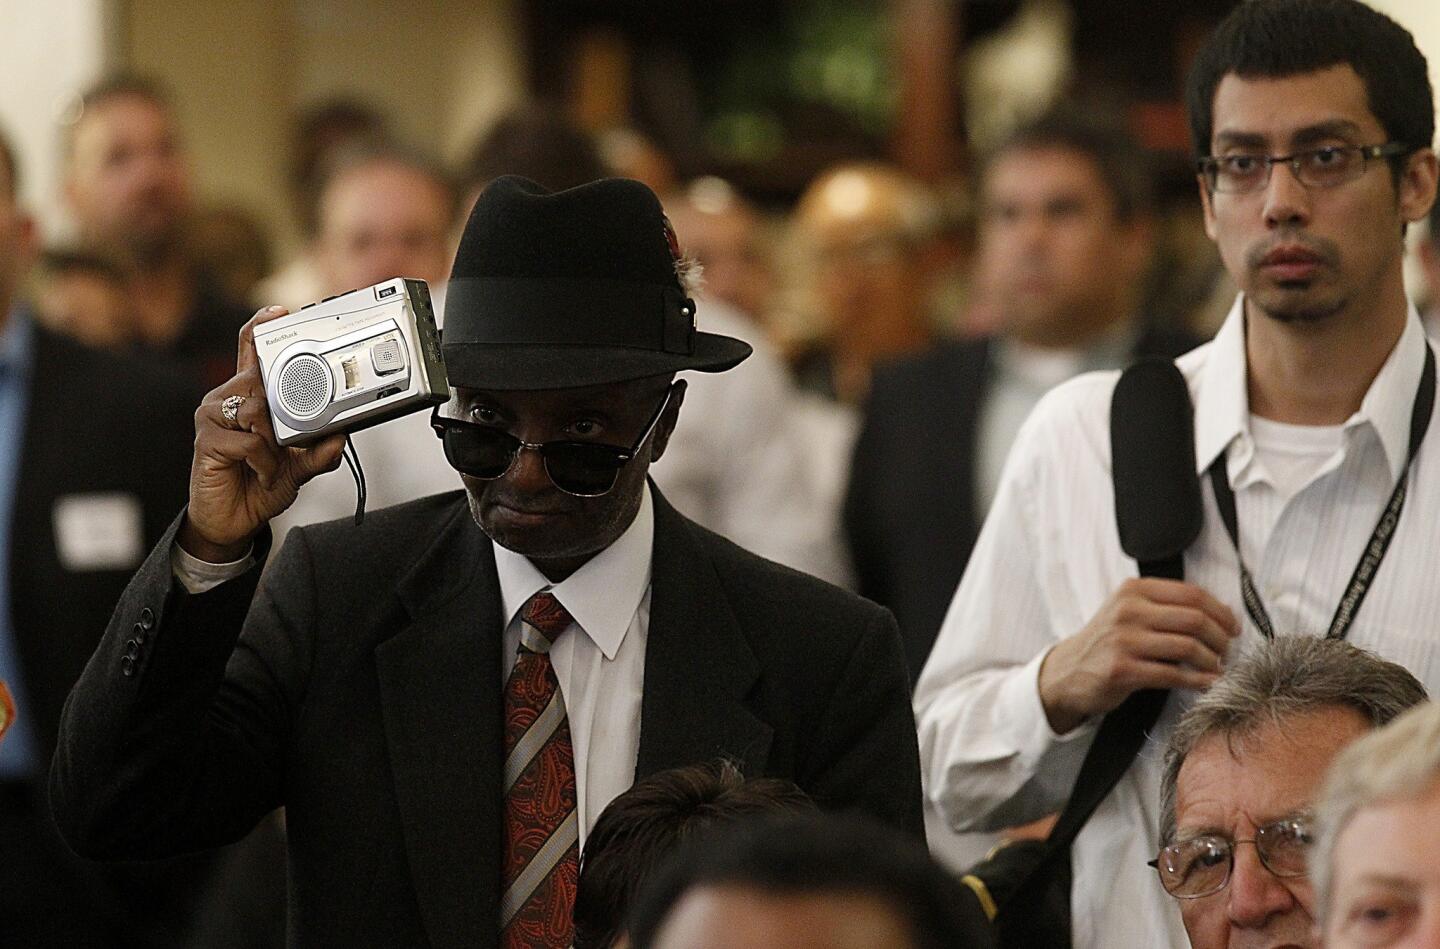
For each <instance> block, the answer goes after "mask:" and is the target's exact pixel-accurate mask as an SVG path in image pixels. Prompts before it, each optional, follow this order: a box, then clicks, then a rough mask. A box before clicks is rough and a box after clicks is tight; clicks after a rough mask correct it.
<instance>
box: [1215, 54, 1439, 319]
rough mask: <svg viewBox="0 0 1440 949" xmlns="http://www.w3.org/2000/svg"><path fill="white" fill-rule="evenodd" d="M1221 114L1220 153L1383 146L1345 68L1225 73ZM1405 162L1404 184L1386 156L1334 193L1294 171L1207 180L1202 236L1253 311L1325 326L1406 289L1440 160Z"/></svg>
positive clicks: (1360, 89)
mask: <svg viewBox="0 0 1440 949" xmlns="http://www.w3.org/2000/svg"><path fill="white" fill-rule="evenodd" d="M1212 113H1213V118H1214V133H1213V137H1212V139H1211V141H1210V143H1209V145H1210V153H1211V154H1212V155H1215V156H1223V155H1237V154H1244V155H1288V154H1292V153H1294V152H1296V151H1301V150H1306V149H1313V148H1323V147H1325V146H1341V147H1344V146H1364V145H1381V144H1384V143H1385V142H1386V134H1385V130H1384V129H1383V128H1382V127H1381V125H1380V122H1379V120H1378V119H1376V118H1375V116H1374V115H1373V114H1372V113H1371V111H1370V107H1369V104H1368V100H1367V96H1366V92H1365V85H1364V83H1363V82H1362V81H1361V79H1360V77H1359V76H1357V75H1356V74H1355V71H1354V69H1352V68H1351V67H1350V66H1348V65H1340V66H1332V67H1329V68H1327V69H1321V70H1318V71H1316V72H1309V73H1301V74H1299V75H1296V76H1287V77H1283V78H1278V79H1242V78H1240V77H1239V76H1236V75H1233V74H1232V75H1228V76H1226V77H1225V78H1224V79H1222V80H1221V81H1220V85H1219V86H1218V87H1217V89H1216V91H1215V99H1214V104H1213V108H1212ZM1404 161H1405V165H1404V169H1405V170H1404V173H1403V174H1402V175H1401V177H1400V182H1399V186H1398V189H1397V186H1396V184H1395V181H1394V178H1393V177H1392V175H1391V172H1390V169H1389V167H1388V165H1387V163H1386V162H1385V161H1383V160H1379V159H1376V160H1371V161H1368V162H1367V163H1366V165H1365V170H1364V173H1363V174H1362V175H1361V176H1360V177H1359V178H1357V179H1355V180H1353V181H1349V182H1346V183H1344V184H1340V185H1336V186H1334V187H1330V188H1314V187H1307V186H1305V185H1303V184H1301V183H1300V182H1299V181H1297V180H1296V179H1295V176H1294V175H1293V174H1292V173H1291V170H1290V168H1289V167H1285V166H1277V167H1275V168H1273V169H1272V170H1271V173H1270V180H1269V183H1268V184H1267V185H1266V186H1265V187H1264V188H1261V189H1259V190H1257V191H1253V192H1249V193H1244V194H1225V193H1214V194H1212V193H1210V192H1209V191H1208V189H1207V188H1206V187H1205V183H1204V181H1203V180H1202V181H1201V186H1200V192H1201V199H1202V201H1203V202H1204V206H1205V231H1206V233H1207V234H1209V235H1210V237H1211V239H1212V240H1214V241H1215V243H1216V246H1217V247H1218V248H1219V250H1220V256H1221V258H1222V259H1223V260H1224V262H1225V268H1226V270H1228V271H1229V273H1230V276H1231V277H1232V278H1233V279H1234V280H1235V282H1236V284H1237V285H1238V286H1239V287H1240V289H1241V290H1243V291H1244V292H1245V296H1246V300H1247V302H1248V304H1249V306H1250V308H1251V310H1252V312H1255V311H1258V312H1259V313H1262V314H1265V315H1267V316H1270V317H1272V318H1274V319H1276V320H1280V321H1282V322H1311V323H1313V322H1320V321H1326V320H1329V319H1330V318H1331V317H1334V316H1336V315H1337V314H1342V313H1346V312H1349V311H1351V310H1353V309H1355V308H1357V307H1365V306H1369V305H1372V303H1373V301H1375V300H1376V299H1378V298H1380V297H1381V295H1382V290H1383V289H1384V288H1388V287H1391V286H1393V287H1395V288H1397V289H1398V288H1399V287H1400V279H1401V276H1400V261H1401V255H1402V251H1403V245H1402V240H1401V227H1402V225H1403V224H1404V223H1405V222H1407V221H1417V220H1419V219H1420V218H1421V217H1423V216H1424V214H1425V212H1426V211H1427V210H1428V209H1429V207H1430V201H1431V199H1432V198H1433V197H1434V194H1435V159H1434V154H1433V153H1432V152H1430V150H1429V149H1424V150H1422V151H1421V152H1420V153H1417V154H1415V155H1412V156H1410V157H1409V158H1406V159H1404Z"/></svg>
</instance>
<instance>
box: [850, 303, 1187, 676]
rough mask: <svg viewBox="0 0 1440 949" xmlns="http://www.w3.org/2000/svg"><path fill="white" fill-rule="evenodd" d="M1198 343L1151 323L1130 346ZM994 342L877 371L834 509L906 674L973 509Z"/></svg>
mask: <svg viewBox="0 0 1440 949" xmlns="http://www.w3.org/2000/svg"><path fill="white" fill-rule="evenodd" d="M1199 342H1200V340H1198V339H1195V338H1194V337H1191V336H1189V335H1186V334H1182V333H1174V332H1169V331H1156V330H1152V331H1150V332H1147V333H1145V334H1143V335H1142V336H1141V337H1140V338H1139V340H1138V341H1137V343H1136V345H1135V349H1134V352H1133V355H1134V356H1135V357H1137V358H1138V357H1141V356H1164V357H1167V358H1174V357H1175V356H1178V355H1180V354H1181V353H1184V352H1185V351H1187V350H1189V349H1191V348H1193V347H1194V346H1195V345H1197V344H1198V343H1199ZM993 349H994V340H993V339H988V338H987V339H979V340H965V341H960V340H947V341H944V342H941V343H939V344H937V345H936V346H934V347H932V348H931V349H929V350H927V351H926V352H924V353H921V354H919V355H916V356H913V357H909V358H906V359H902V360H897V361H895V362H894V363H891V364H889V365H887V366H883V367H881V368H880V369H878V370H876V372H875V376H874V379H873V380H872V383H871V388H870V397H869V401H868V403H867V405H866V408H865V417H864V420H863V422H862V425H861V429H860V436H859V438H858V439H857V441H856V444H855V452H854V455H853V456H852V462H851V470H850V481H849V487H848V488H847V493H846V497H845V504H844V513H843V518H844V527H845V537H846V541H847V543H848V545H849V548H850V554H851V557H852V558H853V561H854V564H855V573H856V579H857V582H858V584H859V591H860V593H861V595H863V596H866V597H869V598H870V599H872V600H874V601H875V602H877V603H880V604H882V605H884V606H887V607H889V608H890V609H891V610H892V611H894V613H895V619H896V620H897V622H899V624H900V635H901V637H902V638H903V639H904V641H905V658H906V661H907V663H908V664H909V667H910V677H911V681H912V682H913V681H914V679H915V678H917V677H918V676H919V675H920V670H921V668H922V667H923V666H924V665H925V660H926V659H927V658H928V657H929V655H930V648H931V647H932V646H934V645H935V636H936V634H937V633H938V632H939V631H940V623H941V621H943V620H944V619H945V611H946V610H947V609H949V607H950V600H951V598H952V597H953V596H954V595H955V588H956V587H957V586H959V584H960V578H961V576H962V575H963V574H964V573H965V565H966V563H967V562H968V561H969V560H970V551H971V550H972V549H973V548H974V546H975V539H976V537H977V536H978V535H979V533H980V525H981V523H982V522H983V520H984V512H983V511H977V510H976V509H975V463H976V449H977V444H976V440H977V437H978V426H979V420H980V413H981V411H982V410H983V408H984V405H985V399H986V397H987V396H988V394H989V388H990V383H991V379H992V377H993V375H994V365H993V362H992V353H993Z"/></svg>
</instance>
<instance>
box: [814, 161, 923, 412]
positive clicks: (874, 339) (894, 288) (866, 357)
mask: <svg viewBox="0 0 1440 949" xmlns="http://www.w3.org/2000/svg"><path fill="white" fill-rule="evenodd" d="M939 225H940V215H939V209H938V206H937V204H936V202H935V199H934V197H933V196H932V195H931V194H930V193H929V192H928V191H927V190H926V189H925V187H924V186H923V185H921V184H920V183H919V182H918V181H916V180H914V179H912V178H910V177H909V176H908V175H906V174H904V173H903V172H901V171H899V170H898V169H895V168H892V167H890V166H888V165H880V164H863V165H842V166H840V167H837V168H832V169H831V170H830V171H827V172H825V173H824V174H823V175H821V176H820V177H819V178H817V179H816V180H815V181H814V182H813V183H812V184H811V185H810V187H809V188H807V189H806V191H805V193H804V194H803V195H802V196H801V198H800V203H799V205H798V206H797V208H796V212H795V226H796V229H797V231H798V234H799V235H800V238H801V240H802V242H803V243H804V244H805V245H806V246H807V248H808V249H809V250H811V251H812V252H813V254H814V274H813V277H814V296H815V304H816V305H817V306H818V307H819V310H820V318H821V320H822V323H823V328H822V336H821V338H820V339H819V340H817V341H816V342H815V343H814V344H812V345H810V346H809V347H808V348H805V349H802V350H800V351H799V352H797V353H796V354H795V355H794V357H793V358H792V364H793V365H794V368H795V373H796V376H797V378H798V379H799V380H800V384H801V386H803V387H804V388H806V389H809V390H811V391H814V392H819V393H822V394H824V395H827V396H829V397H830V398H834V399H838V400H840V401H841V402H844V403H848V404H855V403H858V402H860V401H862V400H863V399H864V397H865V394H866V393H867V392H868V391H869V389H870V373H871V370H872V369H873V368H874V366H875V364H876V363H877V362H879V361H880V360H883V359H886V358H891V357H895V356H899V355H902V354H904V353H910V352H916V351H918V350H921V349H924V348H925V347H926V346H928V345H929V344H930V342H931V340H932V338H933V337H934V328H933V323H932V321H931V319H930V314H929V313H928V312H927V301H928V298H929V290H930V283H931V280H932V278H933V277H934V274H935V270H936V268H937V267H938V266H939V264H940V262H941V261H940V248H939V245H938V243H937V242H936V240H935V238H936V236H937V234H938V231H939Z"/></svg>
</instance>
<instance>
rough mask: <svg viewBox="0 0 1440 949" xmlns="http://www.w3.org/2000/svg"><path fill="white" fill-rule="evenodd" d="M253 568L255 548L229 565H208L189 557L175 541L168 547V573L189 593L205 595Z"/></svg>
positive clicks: (251, 548) (252, 546)
mask: <svg viewBox="0 0 1440 949" xmlns="http://www.w3.org/2000/svg"><path fill="white" fill-rule="evenodd" d="M253 566H255V547H254V545H253V544H252V545H251V547H250V549H249V550H247V551H245V556H243V557H241V558H240V559H239V560H232V561H230V562H229V563H209V562H208V561H204V560H201V559H200V558H199V557H194V556H191V555H190V554H188V553H186V552H185V549H184V548H182V547H181V546H180V542H179V541H176V542H174V543H172V544H171V545H170V571H171V572H172V573H174V574H175V579H177V580H179V581H180V585H181V586H183V587H184V588H185V589H186V591H188V592H190V593H206V592H208V591H210V590H213V589H215V588H216V587H218V586H219V585H220V584H222V583H224V582H225V581H226V580H234V579H235V578H236V577H238V576H240V575H241V574H243V573H245V572H246V571H247V570H249V569H250V568H251V567H253Z"/></svg>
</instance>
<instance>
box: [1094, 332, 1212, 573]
mask: <svg viewBox="0 0 1440 949" xmlns="http://www.w3.org/2000/svg"><path fill="white" fill-rule="evenodd" d="M1194 429H1195V421H1194V412H1193V411H1192V409H1191V406H1190V390H1189V388H1188V387H1187V386H1186V384H1185V377H1184V376H1183V375H1181V374H1180V370H1179V369H1177V368H1175V364H1174V363H1173V362H1171V361H1170V360H1168V359H1142V360H1140V361H1139V362H1137V363H1135V364H1134V365H1132V366H1131V367H1130V368H1129V369H1126V370H1125V372H1124V373H1123V374H1122V375H1121V376H1120V381H1119V382H1118V383H1117V384H1116V386H1115V393H1114V395H1113V396H1112V397H1111V401H1110V457H1111V465H1112V476H1113V481H1114V485H1115V520H1116V524H1117V526H1118V528H1119V531H1120V546H1121V548H1122V549H1123V550H1124V551H1125V553H1127V554H1129V555H1130V556H1131V557H1134V558H1135V559H1136V560H1137V561H1139V562H1140V564H1141V568H1142V571H1143V570H1144V565H1145V564H1147V563H1155V562H1158V561H1164V560H1170V559H1172V558H1177V557H1179V556H1181V555H1182V554H1183V553H1184V552H1185V549H1186V548H1187V547H1189V546H1190V545H1191V544H1192V543H1194V541H1195V538H1196V537H1198V536H1199V535H1200V527H1201V524H1202V523H1203V520H1204V507H1203V504H1202V502H1201V498H1200V477H1199V475H1198V474H1197V473H1196V471H1195V435H1194Z"/></svg>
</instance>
